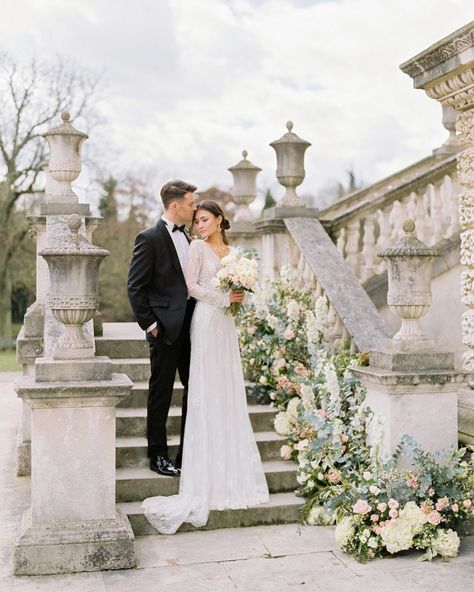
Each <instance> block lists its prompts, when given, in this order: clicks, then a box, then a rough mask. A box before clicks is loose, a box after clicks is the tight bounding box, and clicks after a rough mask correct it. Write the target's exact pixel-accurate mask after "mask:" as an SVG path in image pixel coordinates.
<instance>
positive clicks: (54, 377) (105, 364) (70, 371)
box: [35, 356, 113, 382]
mask: <svg viewBox="0 0 474 592" xmlns="http://www.w3.org/2000/svg"><path fill="white" fill-rule="evenodd" d="M112 370H113V367H112V363H111V361H110V359H109V358H107V357H105V356H97V357H95V358H91V359H89V360H51V359H50V358H39V359H38V360H37V361H36V367H35V371H36V381H37V382H58V381H63V382H83V381H100V380H111V379H112Z"/></svg>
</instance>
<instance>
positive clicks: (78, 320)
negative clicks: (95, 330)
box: [39, 214, 109, 360]
mask: <svg viewBox="0 0 474 592" xmlns="http://www.w3.org/2000/svg"><path fill="white" fill-rule="evenodd" d="M67 224H68V226H69V230H70V234H69V236H67V237H66V238H65V239H64V240H63V242H61V243H60V244H58V245H57V246H55V247H52V248H46V249H43V250H42V251H40V253H39V255H41V256H42V257H43V258H44V259H45V260H46V262H47V264H48V268H49V276H50V292H49V294H48V296H47V304H48V306H49V307H50V308H51V311H52V314H53V316H54V318H55V319H56V320H57V321H59V322H60V323H62V324H63V325H64V333H63V334H62V335H61V337H60V338H59V339H58V341H57V343H56V344H55V346H54V348H53V352H52V356H53V359H55V360H70V359H83V358H90V357H93V356H94V353H95V347H94V342H93V341H90V340H88V339H87V338H86V337H85V335H84V331H83V325H84V323H87V321H89V320H90V319H92V317H93V316H94V312H95V311H96V309H97V308H98V296H97V289H98V279H99V267H100V264H101V263H102V260H103V258H104V257H106V256H107V255H109V252H108V251H107V250H105V249H102V248H100V247H96V246H94V245H92V244H91V243H89V242H88V241H87V240H86V239H85V238H84V237H83V236H82V235H81V234H79V230H80V228H81V218H80V217H79V216H78V215H77V214H72V215H71V216H69V217H68V221H67Z"/></svg>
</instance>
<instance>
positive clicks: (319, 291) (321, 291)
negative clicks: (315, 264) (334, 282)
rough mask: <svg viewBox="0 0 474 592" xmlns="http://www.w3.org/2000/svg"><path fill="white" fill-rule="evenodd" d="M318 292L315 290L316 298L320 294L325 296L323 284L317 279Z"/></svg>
mask: <svg viewBox="0 0 474 592" xmlns="http://www.w3.org/2000/svg"><path fill="white" fill-rule="evenodd" d="M315 281H316V292H315V296H316V298H319V297H320V296H323V294H324V292H323V288H322V286H321V284H320V283H319V282H318V281H317V280H316V278H315Z"/></svg>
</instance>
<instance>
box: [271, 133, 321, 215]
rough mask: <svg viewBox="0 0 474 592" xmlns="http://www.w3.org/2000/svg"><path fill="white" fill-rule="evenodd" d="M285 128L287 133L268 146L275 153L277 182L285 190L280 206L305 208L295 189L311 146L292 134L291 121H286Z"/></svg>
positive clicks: (302, 175)
mask: <svg viewBox="0 0 474 592" xmlns="http://www.w3.org/2000/svg"><path fill="white" fill-rule="evenodd" d="M286 127H287V129H288V132H287V133H286V134H284V135H283V136H282V137H281V138H280V139H279V140H275V141H274V142H272V143H271V144H270V146H272V148H274V149H275V152H276V157H277V170H276V176H277V179H278V182H279V183H280V185H283V187H285V188H286V193H285V195H284V196H283V199H282V201H281V205H283V206H305V205H306V203H305V202H304V200H303V199H301V197H299V196H298V195H297V194H296V187H298V185H301V183H302V182H303V179H304V177H305V170H304V153H305V151H306V148H308V147H309V146H311V144H310V143H309V142H307V141H306V140H302V139H301V138H300V137H299V136H297V135H296V134H294V133H293V131H292V130H293V122H292V121H288V123H287V124H286Z"/></svg>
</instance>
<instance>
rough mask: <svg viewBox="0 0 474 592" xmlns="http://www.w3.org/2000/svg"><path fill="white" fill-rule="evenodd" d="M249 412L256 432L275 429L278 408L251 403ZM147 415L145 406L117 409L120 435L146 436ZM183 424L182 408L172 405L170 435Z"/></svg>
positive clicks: (169, 424) (169, 421)
mask: <svg viewBox="0 0 474 592" xmlns="http://www.w3.org/2000/svg"><path fill="white" fill-rule="evenodd" d="M248 412H249V416H250V421H251V423H252V428H253V430H254V432H268V431H271V430H272V429H273V419H274V417H275V414H276V409H274V408H272V407H268V406H267V405H249V406H248ZM146 415H147V411H146V409H145V408H144V407H139V408H135V407H128V408H122V409H117V428H116V433H117V436H118V437H127V436H131V437H136V436H139V437H143V438H144V437H145V436H146ZM180 426H181V408H180V407H171V408H170V412H169V415H168V422H167V431H168V434H169V435H174V434H179V430H180Z"/></svg>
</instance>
